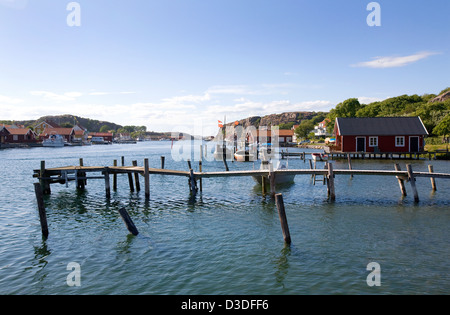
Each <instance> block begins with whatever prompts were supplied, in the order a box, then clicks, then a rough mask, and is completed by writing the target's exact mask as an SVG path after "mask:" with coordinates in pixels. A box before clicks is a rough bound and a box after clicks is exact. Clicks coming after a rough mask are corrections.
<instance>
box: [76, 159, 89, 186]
mask: <svg viewBox="0 0 450 315" xmlns="http://www.w3.org/2000/svg"><path fill="white" fill-rule="evenodd" d="M83 166H84V161H83V159H82V158H80V167H83ZM77 177H84V178H85V177H86V173H84V172H78V173H77ZM86 182H87V180H86V179H78V180H77V189H81V190H84V189H85V185H86Z"/></svg>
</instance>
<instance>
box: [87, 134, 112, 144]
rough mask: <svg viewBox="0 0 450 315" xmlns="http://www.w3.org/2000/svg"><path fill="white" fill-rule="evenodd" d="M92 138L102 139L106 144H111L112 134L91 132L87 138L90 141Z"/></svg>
mask: <svg viewBox="0 0 450 315" xmlns="http://www.w3.org/2000/svg"><path fill="white" fill-rule="evenodd" d="M94 137H98V138H100V137H101V138H103V140H104V141H106V142H112V141H113V134H112V133H110V132H92V133H90V134H89V138H90V139H92V138H94Z"/></svg>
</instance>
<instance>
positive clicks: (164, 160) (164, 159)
mask: <svg viewBox="0 0 450 315" xmlns="http://www.w3.org/2000/svg"><path fill="white" fill-rule="evenodd" d="M165 162H166V157H165V156H164V155H161V169H164V164H165Z"/></svg>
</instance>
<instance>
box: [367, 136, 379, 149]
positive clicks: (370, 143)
mask: <svg viewBox="0 0 450 315" xmlns="http://www.w3.org/2000/svg"><path fill="white" fill-rule="evenodd" d="M373 139H375V144H372V140H373ZM369 147H372V148H373V147H378V137H376V136H372V137H369Z"/></svg>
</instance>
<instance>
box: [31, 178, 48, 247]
mask: <svg viewBox="0 0 450 315" xmlns="http://www.w3.org/2000/svg"><path fill="white" fill-rule="evenodd" d="M34 193H35V194H36V201H37V205H38V210H39V220H40V222H41V231H42V235H43V236H44V237H45V238H47V237H48V224H47V213H46V211H45V205H44V196H43V193H42V188H41V184H40V183H34Z"/></svg>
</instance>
